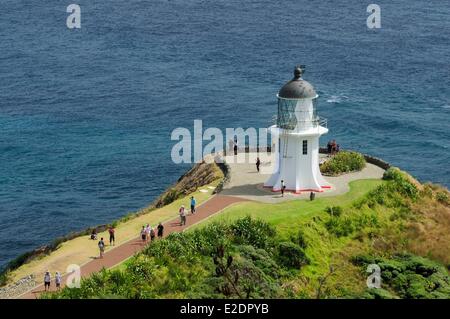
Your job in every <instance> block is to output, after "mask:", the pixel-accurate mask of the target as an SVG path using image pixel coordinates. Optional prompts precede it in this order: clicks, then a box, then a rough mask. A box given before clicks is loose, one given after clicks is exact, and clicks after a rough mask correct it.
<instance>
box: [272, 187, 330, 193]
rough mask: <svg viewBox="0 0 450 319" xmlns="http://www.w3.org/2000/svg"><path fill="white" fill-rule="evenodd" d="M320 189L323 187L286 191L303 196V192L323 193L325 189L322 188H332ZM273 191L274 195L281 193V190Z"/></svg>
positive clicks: (288, 189)
mask: <svg viewBox="0 0 450 319" xmlns="http://www.w3.org/2000/svg"><path fill="white" fill-rule="evenodd" d="M263 187H264V188H272V186H263ZM320 187H321V189H314V188H307V189H299V190H295V189H290V188H286V189H285V191H286V192H290V193H294V194H301V193H302V192H315V193H323V189H322V188H326V189H331V186H320ZM271 191H272V192H273V193H279V192H281V188H280V189H274V188H272V189H271Z"/></svg>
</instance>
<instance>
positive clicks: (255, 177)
mask: <svg viewBox="0 0 450 319" xmlns="http://www.w3.org/2000/svg"><path fill="white" fill-rule="evenodd" d="M263 155H264V154H261V155H260V159H261V162H262V164H261V167H260V173H258V172H257V171H256V165H255V162H256V156H257V154H256V153H242V154H240V155H238V157H236V156H226V157H225V161H226V162H227V163H228V165H229V167H230V180H229V182H228V183H227V184H226V185H225V186H224V189H223V190H222V192H221V193H220V194H222V195H229V196H235V197H240V198H243V199H248V200H253V201H259V202H264V203H279V202H282V201H287V200H294V199H307V198H309V194H310V193H309V192H303V193H301V194H294V193H290V192H286V193H285V194H284V197H281V195H280V193H274V192H272V191H271V189H270V188H264V187H263V184H264V182H265V181H266V180H267V179H268V178H269V177H270V174H271V172H272V168H271V166H270V161H271V157H270V156H263ZM325 158H326V155H324V154H320V159H321V160H324V159H325ZM383 173H384V170H383V169H382V168H380V167H378V166H375V165H373V164H369V163H367V165H366V167H365V168H364V169H363V170H361V171H359V172H353V173H348V174H344V175H341V176H337V177H330V176H324V178H325V179H326V180H327V181H328V182H329V183H330V184H331V189H328V190H325V191H324V192H322V193H316V198H320V197H329V196H336V195H341V194H344V193H346V192H348V191H349V190H350V187H349V183H350V182H352V181H355V180H359V179H381V178H382V177H383Z"/></svg>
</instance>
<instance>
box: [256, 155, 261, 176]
mask: <svg viewBox="0 0 450 319" xmlns="http://www.w3.org/2000/svg"><path fill="white" fill-rule="evenodd" d="M260 165H261V160H260V159H259V157H257V158H256V170H257V171H258V173H259V166H260Z"/></svg>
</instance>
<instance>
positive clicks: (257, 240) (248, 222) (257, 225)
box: [231, 216, 276, 248]
mask: <svg viewBox="0 0 450 319" xmlns="http://www.w3.org/2000/svg"><path fill="white" fill-rule="evenodd" d="M231 231H232V233H233V236H234V238H233V241H234V242H235V243H237V244H240V245H252V246H254V247H257V248H265V247H267V245H268V244H269V243H270V242H271V241H272V239H273V237H274V236H275V233H276V232H275V228H273V227H272V226H270V225H269V224H268V223H266V222H264V221H262V220H259V219H252V218H251V217H250V216H246V217H244V218H241V219H238V220H237V221H236V222H235V223H233V224H232V225H231Z"/></svg>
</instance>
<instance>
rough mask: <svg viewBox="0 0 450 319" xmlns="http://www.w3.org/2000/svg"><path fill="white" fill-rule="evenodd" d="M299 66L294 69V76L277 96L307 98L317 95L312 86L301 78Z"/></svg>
mask: <svg viewBox="0 0 450 319" xmlns="http://www.w3.org/2000/svg"><path fill="white" fill-rule="evenodd" d="M302 73H303V71H302V69H301V67H296V68H295V70H294V78H293V79H292V80H290V81H289V82H287V83H286V84H285V85H283V87H282V88H281V89H280V91H279V92H278V96H279V97H280V98H284V99H308V98H314V97H316V96H317V93H316V91H315V90H314V87H313V86H312V85H311V84H310V83H309V82H307V81H305V80H303V79H302Z"/></svg>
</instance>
